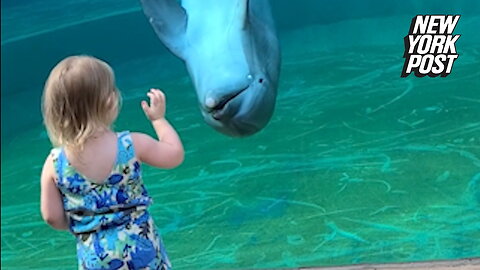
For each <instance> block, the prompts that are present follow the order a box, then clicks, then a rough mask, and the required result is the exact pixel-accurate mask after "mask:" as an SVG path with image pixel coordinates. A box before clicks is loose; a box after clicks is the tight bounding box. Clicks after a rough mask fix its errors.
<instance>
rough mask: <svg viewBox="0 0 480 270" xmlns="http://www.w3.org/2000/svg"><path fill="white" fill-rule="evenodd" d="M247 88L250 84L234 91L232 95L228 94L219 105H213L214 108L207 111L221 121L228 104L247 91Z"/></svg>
mask: <svg viewBox="0 0 480 270" xmlns="http://www.w3.org/2000/svg"><path fill="white" fill-rule="evenodd" d="M247 89H248V86H247V87H245V88H243V89H241V90H239V91H237V92H235V93H232V94H230V95H227V96H225V97H223V98H222V100H221V101H220V102H219V103H218V104H217V105H215V107H212V108H210V109H208V110H207V112H208V113H210V114H211V115H212V117H213V119H215V120H217V121H220V120H221V118H222V116H223V115H224V113H225V109H226V107H227V105H228V104H229V103H230V102H231V101H233V100H234V99H235V98H236V97H238V96H239V95H240V94H242V93H243V92H245V91H246V90H247Z"/></svg>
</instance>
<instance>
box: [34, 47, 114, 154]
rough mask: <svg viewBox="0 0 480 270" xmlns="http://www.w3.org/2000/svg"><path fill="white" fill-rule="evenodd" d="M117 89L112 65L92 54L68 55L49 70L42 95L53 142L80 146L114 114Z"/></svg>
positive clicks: (108, 122) (45, 120)
mask: <svg viewBox="0 0 480 270" xmlns="http://www.w3.org/2000/svg"><path fill="white" fill-rule="evenodd" d="M120 102H121V100H120V93H119V91H118V89H117V87H116V86H115V76H114V74H113V70H112V68H111V67H110V66H109V65H108V64H107V63H105V62H103V61H101V60H99V59H97V58H94V57H91V56H83V55H82V56H70V57H67V58H65V59H64V60H62V61H61V62H60V63H58V64H57V65H56V66H55V67H54V68H53V69H52V71H51V72H50V75H49V77H48V79H47V81H46V83H45V88H44V91H43V97H42V114H43V119H44V123H45V126H46V128H47V132H48V136H49V138H50V141H51V142H52V144H53V145H54V146H66V147H69V148H72V149H82V148H83V145H84V144H85V142H86V141H87V140H88V138H90V137H91V136H92V135H94V133H95V132H97V131H99V130H101V129H108V128H110V126H111V124H112V123H113V121H114V120H115V119H116V118H117V115H118V110H119V106H120Z"/></svg>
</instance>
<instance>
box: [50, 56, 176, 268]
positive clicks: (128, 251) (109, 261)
mask: <svg viewBox="0 0 480 270" xmlns="http://www.w3.org/2000/svg"><path fill="white" fill-rule="evenodd" d="M147 96H148V97H149V99H150V105H148V104H147V102H146V101H142V103H141V106H142V108H143V110H144V112H145V114H146V116H147V118H148V119H149V120H150V121H151V123H152V126H153V128H154V129H155V132H156V134H157V137H158V140H156V139H154V138H152V137H150V136H149V135H146V134H143V133H137V132H129V131H122V132H117V133H115V132H114V131H113V130H112V129H111V126H112V123H113V122H114V120H115V119H116V118H117V115H118V111H119V106H120V93H119V92H118V89H117V88H116V86H115V79H114V75H113V71H112V69H111V68H110V67H109V65H108V64H106V63H105V62H103V61H101V60H99V59H96V58H94V57H89V56H72V57H68V58H66V59H64V60H62V61H61V62H60V63H58V64H57V65H56V66H55V67H54V68H53V70H52V71H51V73H50V76H49V77H48V80H47V82H46V84H45V89H44V93H43V98H42V112H43V118H44V122H45V126H46V128H47V131H48V134H49V137H50V140H51V141H52V143H53V145H54V146H55V148H54V149H53V150H52V151H51V153H50V154H49V155H48V157H47V159H46V160H45V164H44V166H43V170H42V175H41V212H42V217H43V219H44V220H45V221H46V222H47V223H48V224H49V225H50V226H52V227H53V228H55V229H59V230H69V231H70V232H71V233H73V235H74V236H75V238H76V239H77V256H78V263H79V269H96V270H97V269H170V268H171V265H170V261H169V260H168V257H167V254H166V252H165V248H164V246H163V244H162V240H161V238H160V235H159V233H158V230H157V228H156V227H155V225H154V222H153V219H152V217H151V216H150V214H149V212H148V210H147V208H148V206H149V205H150V204H151V202H152V199H151V197H150V196H149V195H148V192H147V190H146V189H145V187H144V185H143V181H142V174H141V163H142V162H144V163H147V164H149V165H151V166H155V167H159V168H174V167H176V166H178V165H180V164H181V163H182V162H183V157H184V151H183V146H182V143H181V141H180V138H179V137H178V135H177V133H176V132H175V130H174V129H173V128H172V126H171V125H170V124H169V123H168V121H167V120H166V119H165V96H164V94H163V93H162V92H161V91H160V90H157V89H151V90H150V92H149V93H147Z"/></svg>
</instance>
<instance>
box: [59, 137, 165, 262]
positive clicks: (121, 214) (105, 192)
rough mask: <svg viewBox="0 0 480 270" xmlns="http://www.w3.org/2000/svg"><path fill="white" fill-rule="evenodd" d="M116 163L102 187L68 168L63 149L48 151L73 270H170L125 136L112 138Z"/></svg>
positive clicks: (137, 168)
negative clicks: (73, 252) (71, 241)
mask: <svg viewBox="0 0 480 270" xmlns="http://www.w3.org/2000/svg"><path fill="white" fill-rule="evenodd" d="M117 137H118V143H117V145H118V150H117V160H116V163H115V165H114V168H113V169H112V171H111V173H110V176H109V177H108V178H107V179H106V180H105V181H104V183H100V184H98V183H95V182H93V181H91V180H89V179H88V178H86V177H85V176H83V175H82V174H81V173H79V172H78V171H76V170H75V168H74V167H73V166H72V165H71V164H70V163H69V161H68V159H67V157H66V155H65V152H64V150H63V148H55V149H53V150H52V151H51V155H52V157H53V161H54V166H55V170H56V173H57V179H56V181H55V182H56V185H57V187H58V189H59V190H60V192H61V194H62V198H63V207H64V209H65V212H66V215H67V217H68V219H69V222H70V231H71V232H72V233H73V234H74V235H75V237H76V239H77V256H78V267H79V269H85V270H114V269H129V270H132V269H158V270H164V269H165V270H168V269H171V264H170V261H169V259H168V256H167V254H166V252H165V248H164V246H163V243H162V239H161V237H160V235H159V234H158V230H157V228H156V227H155V225H154V223H153V219H152V217H151V216H150V214H149V212H148V211H147V207H148V206H149V205H150V204H151V203H152V199H151V198H150V196H148V192H147V190H146V189H145V186H144V185H143V181H142V177H141V166H140V162H139V161H138V160H137V159H136V157H135V151H134V148H133V142H132V138H131V136H130V133H129V132H128V131H124V132H120V133H117Z"/></svg>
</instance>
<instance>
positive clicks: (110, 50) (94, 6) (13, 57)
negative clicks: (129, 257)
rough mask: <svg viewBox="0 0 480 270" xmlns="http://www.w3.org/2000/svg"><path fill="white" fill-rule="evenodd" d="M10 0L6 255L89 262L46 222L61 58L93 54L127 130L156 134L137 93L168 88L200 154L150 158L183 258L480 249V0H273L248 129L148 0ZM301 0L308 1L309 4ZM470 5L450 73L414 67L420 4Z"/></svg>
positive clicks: (317, 260) (231, 263)
mask: <svg viewBox="0 0 480 270" xmlns="http://www.w3.org/2000/svg"><path fill="white" fill-rule="evenodd" d="M57 2H58V1H50V0H48V1H47V0H45V1H33V0H22V1H2V82H1V83H2V89H1V91H2V92H1V95H2V101H1V102H2V104H1V105H2V154H1V155H2V172H1V173H2V186H1V187H2V191H1V192H2V193H1V195H2V198H1V200H2V206H1V211H2V214H1V215H2V221H1V231H2V237H1V238H2V239H1V253H2V255H1V256H2V257H1V263H2V269H76V259H75V243H74V239H73V237H72V236H71V235H69V234H68V233H65V232H57V231H54V230H52V229H50V228H49V227H48V226H47V225H45V224H44V223H43V221H42V220H41V217H40V212H39V175H40V170H41V166H42V164H43V160H44V159H45V157H46V155H47V153H48V152H49V149H50V144H49V141H48V138H47V136H46V133H45V131H44V129H43V127H42V124H41V116H40V96H41V91H42V87H43V82H44V80H45V78H46V76H47V74H48V72H49V70H50V69H51V68H52V67H53V65H55V63H57V62H58V61H59V60H60V59H62V58H63V57H65V56H67V55H71V54H78V53H87V54H92V55H95V56H98V57H100V58H103V59H105V60H107V61H108V62H109V63H111V65H112V66H113V68H114V70H115V71H116V75H117V78H118V84H119V88H120V89H121V91H122V95H123V98H124V103H123V108H122V111H121V114H120V117H119V119H118V121H117V122H116V124H115V128H116V129H118V130H123V129H130V130H139V131H144V132H148V133H150V134H153V130H152V129H151V127H150V126H149V123H148V121H147V120H146V119H145V118H144V115H143V112H142V111H141V109H140V106H139V103H140V100H141V99H142V98H144V93H145V92H146V91H147V90H148V89H149V88H150V87H152V86H155V87H160V88H162V89H164V91H165V92H166V95H167V98H168V108H167V117H168V118H169V120H170V121H171V122H172V124H173V125H174V126H175V127H176V128H177V129H178V131H179V134H180V136H181V137H182V139H183V141H184V146H185V149H186V160H185V162H184V164H183V165H182V166H180V167H179V168H176V169H174V170H170V171H164V170H156V169H153V168H150V167H146V168H145V170H144V180H145V182H146V185H147V188H148V189H149V192H150V194H151V195H152V196H153V198H154V201H155V202H154V204H153V206H152V208H151V212H152V213H153V215H154V218H155V221H156V223H157V225H158V226H159V227H160V229H161V232H162V235H163V238H164V242H165V245H166V247H167V250H168V252H169V254H170V257H171V259H172V263H173V265H174V267H175V269H251V268H256V269H260V268H291V267H292V268H293V267H307V266H326V265H348V264H353V263H364V262H365V263H366V262H371V263H373V262H378V263H379V262H405V261H422V260H433V259H457V258H467V257H478V256H480V211H479V210H480V121H479V115H480V92H479V91H480V79H479V78H480V46H479V45H480V37H479V35H478V30H477V29H478V27H479V26H480V5H479V3H477V2H476V1H457V2H455V3H450V2H448V1H422V3H417V2H414V1H390V3H383V2H382V1H343V2H342V3H337V4H334V3H331V1H313V0H309V1H307V0H304V1H298V3H299V4H295V6H292V4H291V2H290V1H286V0H285V1H284V0H281V1H275V2H274V1H272V3H273V11H274V16H275V19H276V21H277V26H278V29H279V37H280V40H281V44H282V57H283V63H282V73H281V80H280V87H279V95H278V99H277V107H276V110H275V113H274V115H273V117H272V120H271V122H270V123H269V125H268V126H267V127H266V128H265V129H264V130H263V131H262V132H260V133H258V134H256V135H254V136H252V137H248V138H242V139H234V138H229V137H226V136H223V135H221V134H219V133H217V132H215V131H214V130H213V129H211V128H210V127H208V126H207V125H206V124H205V123H203V120H202V117H201V115H200V112H199V109H198V107H197V104H196V96H195V93H194V90H193V89H192V85H191V82H190V79H189V77H188V75H187V73H186V71H185V68H184V67H183V64H182V63H181V61H179V60H178V59H176V58H175V57H173V56H171V55H170V54H168V52H166V50H165V49H164V48H163V46H162V45H161V43H160V41H158V40H157V38H156V37H155V35H154V33H153V31H152V30H151V28H150V26H149V25H148V23H147V21H146V19H145V18H144V16H143V14H142V12H141V10H140V6H139V4H138V2H136V1H124V0H122V1H119V0H115V1H113V0H108V1H86V0H85V1H62V2H61V4H58V3H57ZM300 3H301V4H302V5H300ZM424 13H425V14H428V13H433V14H442V13H449V14H461V15H462V17H461V19H460V21H459V23H458V26H457V28H456V29H455V33H457V34H461V35H462V37H461V38H460V39H459V41H458V42H457V50H458V52H459V54H460V57H459V59H458V60H457V61H456V62H455V64H454V67H453V71H452V74H451V75H450V76H448V77H446V78H428V77H425V78H416V77H414V76H413V75H411V76H410V77H408V78H400V73H401V69H402V66H403V61H404V59H403V58H402V56H403V51H404V47H403V46H404V44H403V37H404V36H405V35H406V34H407V32H408V29H409V27H410V22H411V18H412V17H413V16H415V15H417V14H424Z"/></svg>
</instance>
